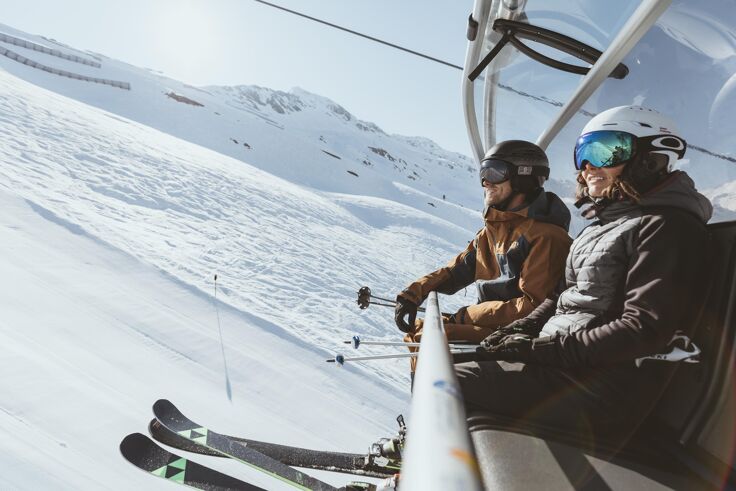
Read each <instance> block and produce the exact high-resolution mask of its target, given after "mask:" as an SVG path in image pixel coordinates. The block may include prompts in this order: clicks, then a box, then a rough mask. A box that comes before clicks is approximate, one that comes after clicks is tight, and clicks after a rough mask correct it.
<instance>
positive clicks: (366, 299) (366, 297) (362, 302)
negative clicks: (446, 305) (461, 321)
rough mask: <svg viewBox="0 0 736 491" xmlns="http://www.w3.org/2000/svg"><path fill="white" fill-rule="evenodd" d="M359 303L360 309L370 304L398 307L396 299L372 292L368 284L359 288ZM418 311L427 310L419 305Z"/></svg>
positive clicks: (443, 313) (445, 314)
mask: <svg viewBox="0 0 736 491" xmlns="http://www.w3.org/2000/svg"><path fill="white" fill-rule="evenodd" d="M373 298H375V299H376V300H380V301H381V302H388V303H380V302H374V301H373V300H372V299H373ZM357 304H358V306H359V307H360V310H365V309H367V308H368V306H369V305H380V306H381V307H392V308H396V300H389V299H388V298H381V297H377V296H375V295H373V294H372V293H371V289H370V288H368V287H367V286H362V287H360V290H358V301H357ZM417 312H425V309H424V307H417ZM442 315H444V316H449V315H450V314H447V313H445V312H442Z"/></svg>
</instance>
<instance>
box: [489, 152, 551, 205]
mask: <svg viewBox="0 0 736 491" xmlns="http://www.w3.org/2000/svg"><path fill="white" fill-rule="evenodd" d="M504 163H505V164H506V166H504V165H503V164H504ZM492 167H495V168H497V169H499V170H500V171H501V172H503V171H504V167H505V169H506V170H505V172H506V175H505V176H503V175H499V174H498V173H497V172H494V175H498V176H499V179H502V180H507V179H508V180H510V181H511V189H513V190H514V191H515V192H517V193H524V194H528V193H531V192H533V191H535V190H537V189H539V188H541V187H542V186H543V185H544V181H546V180H547V178H548V177H549V160H548V159H547V154H546V153H545V152H544V150H542V149H541V148H540V147H539V146H538V145H536V144H534V143H532V142H528V141H525V140H506V141H502V142H500V143H496V144H495V145H493V146H492V147H491V148H490V149H489V150H488V151H487V152H486V154H485V156H484V157H483V161H482V162H481V170H480V173H481V184H483V181H484V180H485V178H484V171H485V170H490V169H491V168H492ZM494 170H495V169H494ZM504 177H505V179H503V178H504ZM499 182H501V181H499Z"/></svg>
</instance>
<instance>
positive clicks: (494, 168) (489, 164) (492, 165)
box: [480, 159, 513, 186]
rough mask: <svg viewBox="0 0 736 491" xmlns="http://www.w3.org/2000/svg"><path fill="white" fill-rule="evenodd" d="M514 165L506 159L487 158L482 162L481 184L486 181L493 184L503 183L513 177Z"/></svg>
mask: <svg viewBox="0 0 736 491" xmlns="http://www.w3.org/2000/svg"><path fill="white" fill-rule="evenodd" d="M512 167H513V166H512V165H511V164H509V163H508V162H506V161H505V160H499V159H487V160H484V161H483V162H481V164H480V185H481V186H482V185H483V182H484V181H488V182H489V183H491V184H501V183H502V182H506V181H508V180H509V179H511V176H512V175H513V174H512V170H511V168H512Z"/></svg>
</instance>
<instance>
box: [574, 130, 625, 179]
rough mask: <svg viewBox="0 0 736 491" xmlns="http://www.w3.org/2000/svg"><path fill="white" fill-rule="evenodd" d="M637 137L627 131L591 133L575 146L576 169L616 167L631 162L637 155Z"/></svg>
mask: <svg viewBox="0 0 736 491" xmlns="http://www.w3.org/2000/svg"><path fill="white" fill-rule="evenodd" d="M636 140H637V137H636V136H635V135H632V134H631V133H626V132H625V131H613V130H603V131H591V132H590V133H586V134H584V135H581V136H580V138H578V141H577V143H576V144H575V168H576V169H577V170H582V169H583V167H584V166H585V164H590V165H592V166H593V167H599V168H600V167H616V166H618V165H623V164H625V163H627V162H629V161H630V160H631V159H632V158H633V157H634V154H635V153H636Z"/></svg>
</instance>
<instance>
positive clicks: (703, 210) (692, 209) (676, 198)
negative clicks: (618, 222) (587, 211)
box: [596, 171, 713, 223]
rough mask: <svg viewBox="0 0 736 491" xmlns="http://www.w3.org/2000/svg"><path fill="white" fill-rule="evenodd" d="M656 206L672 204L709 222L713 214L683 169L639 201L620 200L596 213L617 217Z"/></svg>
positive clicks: (711, 206) (607, 216)
mask: <svg viewBox="0 0 736 491" xmlns="http://www.w3.org/2000/svg"><path fill="white" fill-rule="evenodd" d="M654 206H671V207H673V208H679V209H681V210H683V211H686V212H688V213H691V214H693V215H695V216H696V217H698V218H699V219H701V220H702V221H703V223H707V222H708V220H710V217H711V216H712V215H713V205H712V204H711V203H710V201H709V200H708V198H706V197H705V196H703V195H702V194H700V193H699V192H698V191H697V189H695V183H694V182H693V180H692V178H691V177H690V176H689V175H687V173H686V172H683V171H675V172H673V173H672V174H670V175H669V177H667V178H666V179H665V180H664V181H663V182H662V183H660V184H659V185H657V186H656V187H654V188H653V189H651V190H650V191H648V192H647V193H645V194H644V195H642V197H641V199H640V201H639V203H632V202H630V201H620V202H615V203H611V204H610V205H608V206H606V207H605V208H604V209H602V210H598V212H597V213H596V215H597V216H598V217H600V218H603V219H615V218H618V217H619V216H623V215H625V214H626V213H628V212H629V211H631V210H635V209H638V208H642V207H644V208H646V207H654Z"/></svg>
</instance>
